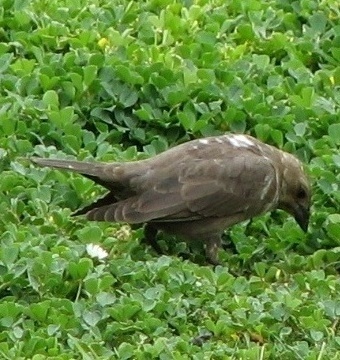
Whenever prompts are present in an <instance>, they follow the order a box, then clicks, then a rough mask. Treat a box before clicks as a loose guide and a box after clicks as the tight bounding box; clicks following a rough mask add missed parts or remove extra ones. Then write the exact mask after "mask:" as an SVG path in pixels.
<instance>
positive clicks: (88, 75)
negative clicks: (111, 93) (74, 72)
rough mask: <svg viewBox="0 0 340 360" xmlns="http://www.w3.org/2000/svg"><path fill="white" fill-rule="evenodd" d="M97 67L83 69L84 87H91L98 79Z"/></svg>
mask: <svg viewBox="0 0 340 360" xmlns="http://www.w3.org/2000/svg"><path fill="white" fill-rule="evenodd" d="M97 71H98V69H97V66H95V65H88V66H86V67H84V68H83V72H84V85H85V86H87V87H89V86H90V85H91V84H92V82H93V81H94V80H95V79H96V78H97Z"/></svg>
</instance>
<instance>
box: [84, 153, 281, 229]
mask: <svg viewBox="0 0 340 360" xmlns="http://www.w3.org/2000/svg"><path fill="white" fill-rule="evenodd" d="M169 174H171V175H169ZM269 178H275V169H274V167H273V165H272V163H271V162H270V160H269V159H268V158H265V157H262V156H259V155H256V154H249V153H247V152H246V153H245V154H239V155H238V156H233V157H229V158H227V159H226V160H224V159H218V160H216V159H215V160H214V161H212V160H211V159H209V160H206V159H200V160H196V161H189V162H186V161H184V162H182V163H181V164H180V166H179V164H176V165H171V164H170V165H169V166H168V167H167V168H166V169H164V168H163V169H160V170H159V172H157V169H154V170H153V173H152V176H151V172H150V173H149V178H148V187H147V189H145V190H144V188H143V186H140V188H141V189H142V191H141V193H137V194H136V195H135V196H132V197H129V198H127V199H125V200H121V201H118V202H116V203H115V204H110V205H106V206H104V207H101V208H98V209H93V210H91V211H90V212H89V213H88V214H87V216H88V217H89V218H90V219H94V220H105V221H122V222H129V223H142V222H149V221H163V222H164V221H167V222H169V221H170V222H171V221H173V222H178V221H188V220H196V219H199V218H205V217H228V216H234V215H235V214H238V213H242V212H243V213H245V214H247V216H248V217H250V216H253V215H256V214H258V213H261V212H262V210H263V208H264V207H265V206H267V203H268V201H271V198H268V197H263V194H262V189H263V188H264V187H265V186H266V182H267V181H268V179H269ZM273 186H275V184H274V182H272V187H273ZM270 190H274V189H271V188H270V187H269V188H268V193H270ZM271 193H273V191H272V192H271Z"/></svg>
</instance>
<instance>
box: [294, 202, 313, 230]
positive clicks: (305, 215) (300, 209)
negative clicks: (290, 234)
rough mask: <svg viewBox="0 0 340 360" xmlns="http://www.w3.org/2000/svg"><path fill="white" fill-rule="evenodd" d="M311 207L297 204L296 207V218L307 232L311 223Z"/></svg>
mask: <svg viewBox="0 0 340 360" xmlns="http://www.w3.org/2000/svg"><path fill="white" fill-rule="evenodd" d="M309 216H310V212H309V208H306V207H304V206H302V205H297V206H296V207H295V209H294V218H295V220H296V222H297V223H298V224H299V225H300V227H301V229H302V230H303V231H304V232H307V229H308V224H309Z"/></svg>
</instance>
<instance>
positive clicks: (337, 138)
mask: <svg viewBox="0 0 340 360" xmlns="http://www.w3.org/2000/svg"><path fill="white" fill-rule="evenodd" d="M328 135H329V136H330V137H331V138H332V140H333V141H334V142H335V143H336V144H338V145H340V124H331V125H329V126H328Z"/></svg>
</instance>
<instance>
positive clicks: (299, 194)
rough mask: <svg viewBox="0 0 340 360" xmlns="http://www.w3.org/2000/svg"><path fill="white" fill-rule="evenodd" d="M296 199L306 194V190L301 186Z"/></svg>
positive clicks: (304, 196)
mask: <svg viewBox="0 0 340 360" xmlns="http://www.w3.org/2000/svg"><path fill="white" fill-rule="evenodd" d="M296 196H297V198H298V199H304V198H306V196H307V193H306V190H305V189H303V188H300V189H299V190H298V192H297V194H296Z"/></svg>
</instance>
